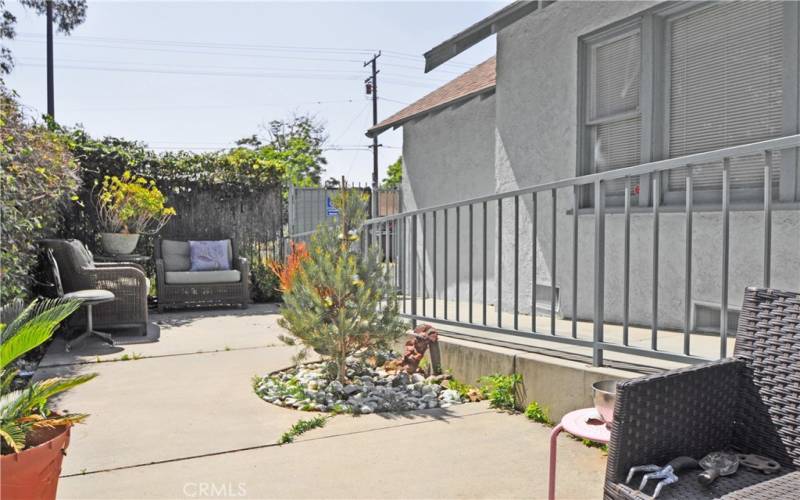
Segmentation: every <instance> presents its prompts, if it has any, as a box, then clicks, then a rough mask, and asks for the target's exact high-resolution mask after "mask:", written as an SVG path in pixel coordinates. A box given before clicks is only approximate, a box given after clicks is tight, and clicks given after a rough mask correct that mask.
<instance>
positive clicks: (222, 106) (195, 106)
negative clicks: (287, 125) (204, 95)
mask: <svg viewBox="0 0 800 500" xmlns="http://www.w3.org/2000/svg"><path fill="white" fill-rule="evenodd" d="M355 102H360V101H356V100H354V99H342V100H338V101H302V102H273V103H236V104H199V105H198V104H186V105H165V106H90V107H81V108H64V109H69V110H73V111H108V110H119V111H137V110H160V109H227V108H263V107H271V106H302V105H312V104H313V105H327V104H350V103H355Z"/></svg>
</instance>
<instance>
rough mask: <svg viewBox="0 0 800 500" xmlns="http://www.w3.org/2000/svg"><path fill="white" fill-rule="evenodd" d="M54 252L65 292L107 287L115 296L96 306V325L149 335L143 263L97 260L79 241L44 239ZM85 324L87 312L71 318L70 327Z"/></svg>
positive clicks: (147, 282)
mask: <svg viewBox="0 0 800 500" xmlns="http://www.w3.org/2000/svg"><path fill="white" fill-rule="evenodd" d="M41 244H42V246H43V247H45V248H49V249H51V250H52V251H53V256H54V257H55V259H56V262H57V263H58V268H59V270H60V275H61V282H62V285H63V288H64V292H65V293H71V292H78V291H80V290H87V289H102V290H108V291H110V292H112V293H113V294H114V297H115V299H114V300H113V301H111V302H108V303H103V304H98V305H97V306H95V307H94V311H93V320H94V326H96V327H98V328H101V329H102V328H106V327H116V328H120V327H136V328H139V329H140V330H141V332H142V334H143V335H145V334H147V321H148V315H147V292H148V288H149V281H148V279H147V277H146V274H145V271H144V269H143V268H142V266H140V265H138V264H134V263H128V262H126V263H118V262H95V261H94V257H93V256H92V253H91V252H90V251H89V250H88V249H87V248H86V247H85V246H84V245H83V243H81V242H80V241H78V240H55V239H48V240H42V241H41ZM85 323H86V315H85V311H80V312H78V313H76V314H74V315H73V316H72V317H71V318H70V326H73V327H78V326H82V325H84V324H85Z"/></svg>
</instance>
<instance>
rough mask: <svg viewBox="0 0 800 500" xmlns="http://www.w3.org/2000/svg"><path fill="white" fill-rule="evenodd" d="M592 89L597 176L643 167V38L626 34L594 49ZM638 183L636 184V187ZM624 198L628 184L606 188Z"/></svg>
mask: <svg viewBox="0 0 800 500" xmlns="http://www.w3.org/2000/svg"><path fill="white" fill-rule="evenodd" d="M590 64H591V68H592V71H591V85H590V88H589V110H590V111H589V113H588V115H589V116H588V117H587V118H588V121H587V125H589V126H590V127H591V129H592V130H591V137H592V146H593V147H592V153H591V161H592V165H593V170H594V171H595V172H605V171H608V170H613V169H616V168H623V167H629V166H632V165H637V164H639V163H641V115H640V113H639V92H640V80H641V34H640V32H639V31H638V30H635V31H632V32H629V33H625V34H623V35H620V36H618V37H616V38H614V39H611V40H609V41H604V42H602V43H598V44H597V45H595V46H594V47H592V49H591V61H590ZM636 182H638V181H634V183H636ZM606 189H607V192H608V193H609V194H611V195H614V194H622V193H623V191H622V190H623V189H624V180H619V181H613V182H611V183H609V184H608V185H607V186H606Z"/></svg>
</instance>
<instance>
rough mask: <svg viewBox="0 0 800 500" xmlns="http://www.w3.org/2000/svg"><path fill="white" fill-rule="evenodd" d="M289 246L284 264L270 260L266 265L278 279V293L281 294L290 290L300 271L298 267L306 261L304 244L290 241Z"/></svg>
mask: <svg viewBox="0 0 800 500" xmlns="http://www.w3.org/2000/svg"><path fill="white" fill-rule="evenodd" d="M289 245H290V249H291V251H290V252H289V256H288V257H287V258H286V262H278V261H276V260H270V261H269V262H268V263H267V265H268V266H269V268H270V270H272V272H273V273H275V276H277V277H278V281H279V283H280V291H281V292H283V293H286V292H288V291H289V290H291V289H292V284H293V283H294V279H295V277H296V276H297V273H298V272H299V271H300V266H301V265H302V264H303V261H304V260H306V259H308V249H307V248H306V244H305V243H303V242H294V241H292V242H290V243H289Z"/></svg>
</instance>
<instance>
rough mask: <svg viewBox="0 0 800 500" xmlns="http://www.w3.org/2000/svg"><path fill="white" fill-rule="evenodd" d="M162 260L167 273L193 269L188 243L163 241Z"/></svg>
mask: <svg viewBox="0 0 800 500" xmlns="http://www.w3.org/2000/svg"><path fill="white" fill-rule="evenodd" d="M161 258H162V259H164V270H165V271H167V272H169V271H188V270H189V269H190V268H191V267H192V261H191V259H190V258H189V242H188V241H176V240H161ZM167 282H169V281H167Z"/></svg>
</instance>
